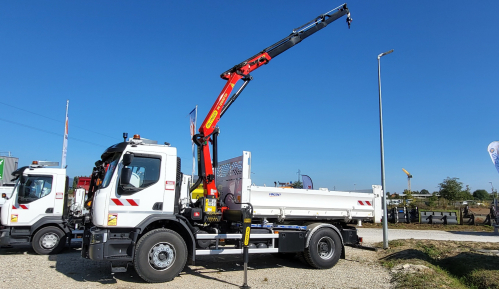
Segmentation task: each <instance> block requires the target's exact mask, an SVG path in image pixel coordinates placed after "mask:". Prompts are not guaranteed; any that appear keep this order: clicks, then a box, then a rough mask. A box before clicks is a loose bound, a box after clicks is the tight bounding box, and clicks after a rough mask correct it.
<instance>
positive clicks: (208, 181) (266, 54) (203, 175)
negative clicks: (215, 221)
mask: <svg viewBox="0 0 499 289" xmlns="http://www.w3.org/2000/svg"><path fill="white" fill-rule="evenodd" d="M344 15H347V19H346V22H347V23H348V27H349V28H350V23H351V22H352V18H350V11H349V10H348V8H347V5H346V4H343V5H340V6H338V7H337V8H335V9H333V10H331V11H329V12H327V13H325V14H322V15H319V16H318V17H316V18H315V19H313V20H312V21H310V22H308V23H306V24H304V25H302V26H300V27H299V28H296V29H294V30H293V32H292V33H291V34H290V35H289V36H287V37H285V38H284V39H282V40H280V41H278V42H276V43H274V44H272V45H271V46H269V47H267V48H265V49H264V50H263V51H261V52H260V53H258V54H256V55H254V56H253V57H250V58H248V59H247V60H245V61H243V62H241V63H239V64H237V65H236V66H234V67H232V68H231V69H229V70H227V71H225V72H224V73H222V74H221V76H220V77H221V78H222V79H225V80H227V82H226V84H225V86H224V88H223V89H222V92H221V93H220V94H219V96H218V98H217V100H216V101H215V103H214V104H213V106H212V108H211V109H210V111H209V112H208V115H207V116H206V118H205V120H204V121H203V123H202V124H201V127H200V128H199V134H196V135H194V137H193V141H194V142H195V143H196V145H197V146H198V176H199V179H198V181H197V182H196V184H195V185H194V186H193V187H192V188H191V191H192V190H194V189H195V188H197V187H198V186H199V184H200V183H201V182H203V187H204V188H205V189H206V193H205V204H204V211H205V213H209V214H211V213H217V211H218V208H217V204H216V201H217V198H218V191H217V188H216V185H215V182H214V180H215V176H214V174H213V168H216V167H217V166H218V160H217V158H218V153H217V135H218V133H219V130H218V128H217V127H216V126H217V123H218V121H219V120H220V118H221V117H222V115H223V114H224V113H225V111H226V110H227V109H228V108H229V106H230V105H231V104H232V103H233V102H234V101H235V100H236V98H237V97H238V96H239V95H240V94H241V92H242V91H243V90H244V88H245V87H246V86H247V84H248V83H249V81H250V80H251V79H252V77H251V76H250V73H251V72H252V71H254V70H255V69H257V68H259V67H261V66H262V65H264V64H267V63H268V62H269V61H270V60H271V59H273V58H274V57H276V56H278V55H279V54H281V53H283V52H284V51H286V50H288V49H290V48H291V47H293V46H295V45H296V44H298V43H300V42H301V41H302V40H303V39H305V38H307V37H309V36H310V35H312V34H314V33H316V32H317V31H319V30H321V29H322V28H324V27H326V26H327V25H328V24H329V23H331V22H333V21H335V20H337V19H338V18H340V17H342V16H344ZM241 79H242V80H243V81H244V83H243V84H242V86H241V87H240V88H239V89H238V91H237V92H236V93H234V94H233V95H232V96H231V97H230V99H229V98H228V96H229V94H230V93H231V92H232V90H233V88H234V86H235V84H236V83H237V82H238V81H239V80H241ZM210 141H211V142H212V144H213V164H212V160H211V156H210V149H209V146H208V142H210Z"/></svg>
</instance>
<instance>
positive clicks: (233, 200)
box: [224, 193, 253, 215]
mask: <svg viewBox="0 0 499 289" xmlns="http://www.w3.org/2000/svg"><path fill="white" fill-rule="evenodd" d="M229 195H231V196H232V202H234V204H236V205H248V206H250V207H251V214H252V215H253V205H252V204H251V203H239V202H236V199H235V198H234V194H232V193H227V194H226V195H225V198H224V203H225V201H226V200H227V197H228V196H229Z"/></svg>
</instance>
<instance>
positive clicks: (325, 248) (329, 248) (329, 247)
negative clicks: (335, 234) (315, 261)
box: [317, 236, 334, 260]
mask: <svg viewBox="0 0 499 289" xmlns="http://www.w3.org/2000/svg"><path fill="white" fill-rule="evenodd" d="M317 253H318V254H319V257H320V258H321V259H324V260H327V259H331V257H333V255H334V241H333V239H331V238H330V237H327V236H325V237H322V238H321V239H320V240H319V242H318V243H317Z"/></svg>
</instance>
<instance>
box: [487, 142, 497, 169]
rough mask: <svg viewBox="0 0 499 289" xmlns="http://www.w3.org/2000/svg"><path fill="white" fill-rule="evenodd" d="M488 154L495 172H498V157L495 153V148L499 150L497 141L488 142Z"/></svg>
mask: <svg viewBox="0 0 499 289" xmlns="http://www.w3.org/2000/svg"><path fill="white" fill-rule="evenodd" d="M487 150H488V151H489V154H490V158H491V159H492V163H494V166H495V167H496V170H497V172H499V157H498V155H497V150H499V141H493V142H491V143H490V144H489V147H488V148H487Z"/></svg>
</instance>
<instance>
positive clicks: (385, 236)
mask: <svg viewBox="0 0 499 289" xmlns="http://www.w3.org/2000/svg"><path fill="white" fill-rule="evenodd" d="M392 52H393V49H392V50H390V51H387V52H383V53H381V54H380V55H378V88H379V139H380V147H381V187H382V188H383V196H382V197H383V198H382V201H383V249H388V217H387V216H388V213H387V207H386V192H387V191H386V186H385V147H384V144H383V106H382V103H381V66H380V58H381V57H383V56H385V55H387V54H390V53H392Z"/></svg>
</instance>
